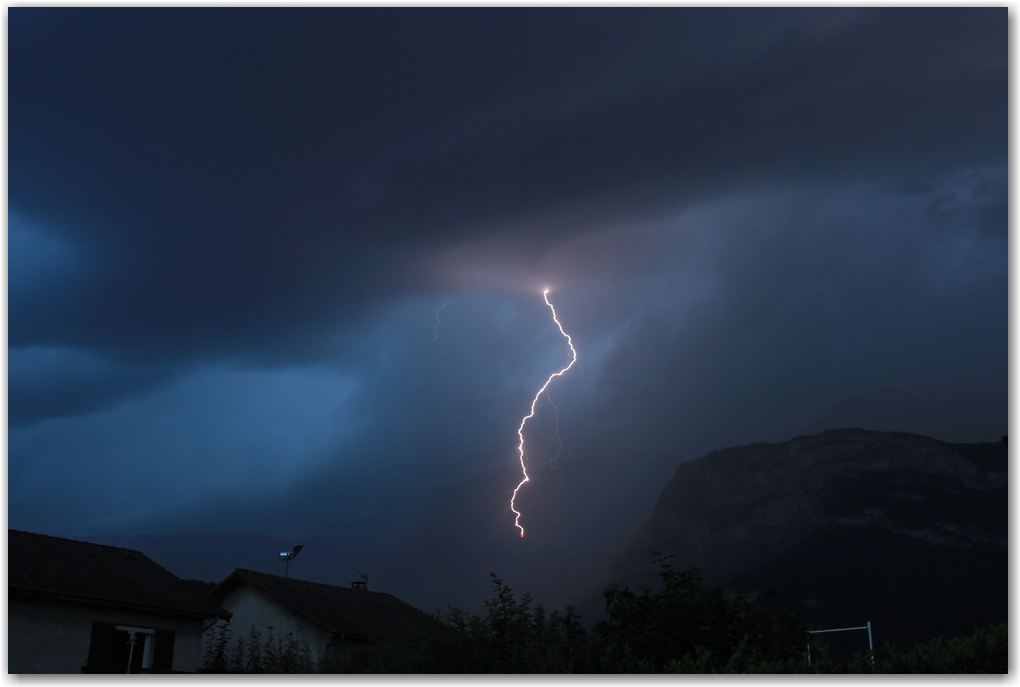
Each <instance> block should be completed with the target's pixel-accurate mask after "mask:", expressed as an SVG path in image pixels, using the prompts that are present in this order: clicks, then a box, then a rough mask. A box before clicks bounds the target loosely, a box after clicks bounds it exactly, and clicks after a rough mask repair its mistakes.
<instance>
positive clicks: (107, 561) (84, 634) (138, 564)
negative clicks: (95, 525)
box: [7, 530, 230, 673]
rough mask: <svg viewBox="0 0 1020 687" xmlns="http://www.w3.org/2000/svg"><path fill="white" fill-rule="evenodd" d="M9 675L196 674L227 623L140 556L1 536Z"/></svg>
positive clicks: (25, 535) (40, 537) (14, 533)
mask: <svg viewBox="0 0 1020 687" xmlns="http://www.w3.org/2000/svg"><path fill="white" fill-rule="evenodd" d="M7 552H8V559H7V575H8V608H7V636H8V640H7V655H8V668H7V669H8V672H9V673H128V672H130V673H170V672H174V673H177V672H195V671H197V670H198V669H199V668H201V666H202V633H203V630H204V629H205V628H206V626H207V625H212V624H213V623H215V622H216V620H217V619H224V620H226V619H229V618H230V613H229V612H227V611H225V610H224V609H223V608H221V607H220V606H218V605H217V604H215V603H214V602H213V601H211V600H209V599H208V598H207V597H205V596H204V595H203V594H201V593H200V592H198V591H196V590H195V589H194V588H193V587H191V586H189V585H187V584H185V582H184V581H183V580H181V579H180V578H178V577H177V576H176V575H174V574H173V573H171V572H170V571H169V570H167V569H166V568H164V567H162V566H160V565H159V564H158V563H156V562H155V561H153V560H152V559H150V558H148V557H147V556H145V555H144V554H143V553H141V552H139V551H133V550H131V549H124V548H120V547H116V546H105V545H102V544H92V543H89V542H83V541H76V540H73V539H63V538H60V537H51V536H47V535H44V534H35V533H32V532H22V531H19V530H8V531H7Z"/></svg>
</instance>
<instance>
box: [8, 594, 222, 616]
mask: <svg viewBox="0 0 1020 687" xmlns="http://www.w3.org/2000/svg"><path fill="white" fill-rule="evenodd" d="M7 591H8V594H15V595H21V596H29V597H38V598H47V599H59V600H61V601H77V602H81V603H88V604H96V605H105V606H122V607H124V608H133V609H139V610H144V611H152V612H157V613H167V614H170V615H184V616H188V617H192V618H202V619H206V618H223V619H229V618H231V617H232V616H233V614H232V613H231V612H230V611H228V610H226V609H223V608H221V609H218V610H217V611H212V610H209V611H201V610H198V609H195V608H182V607H180V606H163V605H159V604H146V603H138V602H134V601H125V600H124V599H112V598H108V597H100V596H89V595H86V594H65V593H60V592H52V591H48V590H44V589H31V588H26V587H8V588H7Z"/></svg>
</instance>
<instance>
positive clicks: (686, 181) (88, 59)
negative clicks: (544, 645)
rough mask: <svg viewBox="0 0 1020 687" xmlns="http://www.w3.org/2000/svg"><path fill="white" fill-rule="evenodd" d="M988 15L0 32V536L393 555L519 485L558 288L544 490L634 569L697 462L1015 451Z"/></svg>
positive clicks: (141, 16)
mask: <svg viewBox="0 0 1020 687" xmlns="http://www.w3.org/2000/svg"><path fill="white" fill-rule="evenodd" d="M1006 15H1007V9H1006V8H1005V7H1002V8H968V9H953V8H939V9H917V8H915V9H885V8H868V9H860V10H858V9H838V8H831V9H802V8H787V9H779V10H765V9H739V8H712V9H695V8H656V9H614V8H602V9H551V8H516V9H464V8H445V9H397V8H316V9H273V8H260V9H243V10H241V9H207V8H174V9H155V8H150V9H117V8H107V9H58V8H49V9H47V8H10V9H9V10H8V21H9V27H8V45H9V52H8V70H9V71H8V346H9V347H8V375H9V376H8V516H9V525H10V526H11V527H14V528H19V529H27V530H31V531H36V532H44V533H49V534H55V535H60V536H69V537H101V536H115V535H116V536H132V535H156V534H171V533H188V532H203V533H216V534H238V535H240V534H258V535H268V536H274V537H283V538H287V537H292V538H293V537H304V536H310V535H312V534H315V533H316V532H319V531H320V530H321V529H322V528H323V527H325V526H327V525H330V524H335V523H345V522H357V521H362V522H372V521H373V518H375V519H378V518H380V517H382V516H385V517H386V518H388V519H389V520H391V521H393V522H397V523H403V524H404V525H403V526H408V527H409V526H410V525H411V523H413V522H416V521H417V519H418V518H420V517H422V514H423V513H428V512H429V509H430V508H431V507H432V503H431V500H432V499H434V498H435V495H436V494H437V493H441V492H442V490H443V489H444V488H446V487H445V486H444V485H455V484H458V483H464V482H466V481H468V480H470V479H472V478H475V477H477V476H479V475H483V474H486V473H490V472H492V471H494V470H497V469H499V468H501V467H505V466H508V465H510V466H512V465H513V464H514V463H515V461H516V460H517V454H516V445H517V434H516V432H517V427H518V424H519V422H520V420H521V417H522V416H523V415H524V414H525V413H527V411H528V407H529V404H530V402H531V399H532V397H533V395H534V393H535V392H536V390H537V389H538V388H539V387H540V386H541V385H542V383H543V382H544V381H545V379H546V378H547V376H548V375H549V374H550V373H552V372H554V371H556V370H558V369H560V368H561V367H562V366H563V365H565V364H566V362H567V361H568V360H569V349H568V348H567V346H566V343H565V340H564V339H563V337H562V336H560V334H559V331H558V330H557V329H556V327H555V324H554V323H553V322H552V319H551V317H550V312H549V309H548V308H547V307H546V305H545V303H544V302H543V300H542V289H543V288H545V287H548V288H549V289H550V290H551V291H550V294H549V297H550V299H551V301H552V302H553V303H554V305H555V306H556V309H557V313H558V314H559V319H560V321H561V322H562V324H563V327H564V329H565V330H566V331H567V332H568V333H569V334H570V335H571V336H572V337H573V341H574V345H575V346H576V349H577V352H578V356H579V357H578V366H575V368H574V369H572V370H570V371H569V372H568V373H567V374H565V375H564V376H563V377H562V378H561V379H558V380H556V381H554V382H553V383H552V384H551V385H550V387H549V391H550V394H551V399H552V401H553V402H554V403H555V409H554V408H553V407H552V406H550V405H549V404H548V403H547V402H546V400H545V399H544V398H543V399H542V400H541V402H540V403H539V404H538V405H537V409H538V413H537V415H536V418H535V419H534V421H533V423H531V424H529V425H528V431H527V433H526V436H527V438H528V441H529V444H528V448H527V450H528V459H529V461H531V462H532V463H538V464H545V465H548V464H550V462H552V463H553V464H555V463H557V462H559V463H562V464H570V463H571V462H572V463H573V464H576V465H582V464H584V462H585V461H586V460H589V459H591V460H594V459H592V458H591V457H592V456H600V457H602V458H604V460H603V459H602V458H600V460H602V462H600V463H599V465H610V466H611V467H610V468H606V469H601V468H600V472H599V473H598V474H599V475H600V477H598V479H601V480H602V486H601V487H600V489H602V490H603V492H604V493H606V494H610V493H612V494H614V498H611V499H609V501H608V502H607V503H609V504H610V505H609V506H607V507H609V508H613V507H617V506H614V505H613V504H621V503H628V504H633V503H639V504H641V508H643V509H644V510H642V511H641V512H636V511H634V512H631V511H628V512H627V513H620V514H619V515H620V517H621V518H622V519H624V520H626V522H628V523H632V525H628V527H632V529H630V530H626V528H624V529H625V530H626V531H620V532H618V533H617V534H616V535H614V536H616V537H617V539H616V540H614V541H613V542H611V544H612V546H613V547H615V548H619V547H622V545H623V544H624V543H625V542H626V539H627V537H629V536H631V535H632V534H633V533H634V531H635V529H636V527H637V526H639V525H640V520H641V518H642V517H644V516H646V515H647V512H648V510H650V508H651V505H652V503H654V499H655V498H656V496H657V494H658V492H659V491H661V488H662V486H664V479H665V477H668V475H669V473H670V471H671V470H672V469H673V468H675V466H676V464H678V463H679V462H680V461H681V460H685V459H691V458H696V457H698V456H700V455H703V454H704V453H706V452H707V451H710V450H713V449H717V448H723V447H726V446H734V445H739V444H746V443H750V442H755V441H785V440H787V439H790V438H791V437H793V436H797V435H799V434H806V433H814V432H817V431H821V430H823V429H827V428H830V427H845V426H860V427H866V428H870V429H880V430H898V431H908V432H918V433H921V434H926V435H929V436H933V437H936V438H939V439H943V440H947V441H994V440H997V439H1000V438H1001V435H1002V434H1004V433H1006V431H1007V430H1006V426H1007V358H1008V351H1007V323H1008V313H1007V277H1008V259H1007V234H1008V227H1007V196H1008V194H1007V159H1008V158H1007V24H1006ZM444 306H445V307H444ZM557 415H558V431H559V437H560V440H561V441H562V446H561V445H560V443H559V440H557V437H556V426H555V420H556V417H557ZM558 451H559V454H560V455H559V457H558V458H557V457H556V455H557V452H558ZM663 461H665V463H664V462H663ZM662 465H667V468H665V469H663V468H662V467H661V466H662ZM648 471H653V472H654V471H658V472H655V474H656V475H658V474H659V473H660V472H661V473H662V475H664V477H663V480H662V481H656V482H655V484H654V485H652V486H648V485H647V482H648V480H645V481H642V480H640V479H631V480H628V479H622V478H621V475H641V474H646V473H648ZM635 485H638V486H635ZM508 486H509V488H512V487H513V484H509V485H508ZM653 487H654V488H653ZM527 488H528V487H527V486H525V489H527ZM627 489H635V490H644V491H640V493H638V492H635V494H633V495H632V496H633V498H630V499H629V500H628V499H622V500H621V499H620V498H616V496H618V494H617V492H619V491H620V490H627ZM614 499H615V500H614ZM620 507H621V508H622V506H620ZM628 518H629V519H628ZM522 521H523V523H524V525H525V527H527V526H528V525H527V523H528V514H527V513H526V512H525V513H524V516H523V519H522ZM505 527H506V529H507V530H508V531H510V532H511V533H512V530H513V524H512V519H511V520H510V521H508V522H507V523H506V525H505ZM398 529H399V527H398ZM363 536H364V537H366V538H373V537H374V538H383V539H385V537H386V536H388V535H387V534H386V533H385V532H384V531H383V530H379V531H373V530H372V529H371V528H370V527H366V528H365V530H364V533H363ZM591 536H592V537H597V536H599V535H598V533H595V532H592V534H591ZM555 573H556V571H552V572H550V574H555Z"/></svg>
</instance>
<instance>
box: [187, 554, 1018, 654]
mask: <svg viewBox="0 0 1020 687" xmlns="http://www.w3.org/2000/svg"><path fill="white" fill-rule="evenodd" d="M669 559H670V557H668V556H667V557H661V558H659V559H658V560H657V563H658V565H659V577H660V579H661V580H662V589H661V590H660V591H658V592H654V593H653V592H652V591H651V590H648V589H641V590H639V591H637V592H635V591H633V590H631V589H629V588H626V587H625V588H623V589H618V588H616V587H610V588H609V589H607V590H606V591H605V592H604V595H605V599H606V619H605V620H601V621H599V622H597V623H596V624H595V627H594V628H593V629H592V630H590V631H589V630H587V629H586V628H585V627H584V626H583V625H582V624H581V618H580V617H579V616H578V615H576V614H575V613H574V609H573V607H571V606H567V607H566V608H565V609H564V611H563V612H562V613H560V612H558V611H553V612H552V613H546V610H545V608H544V607H543V606H542V604H535V603H533V600H532V599H531V596H530V595H529V594H523V595H522V596H521V597H520V598H519V599H518V598H515V596H514V593H513V591H512V590H511V589H510V588H509V587H507V586H506V585H505V584H503V581H502V580H500V579H499V578H498V577H497V576H496V575H495V574H493V575H492V582H493V588H494V593H493V596H492V598H490V599H489V600H487V601H486V602H485V606H486V613H485V614H484V615H482V616H478V615H469V614H467V613H465V612H463V611H460V610H458V609H451V610H450V611H449V612H447V613H434V614H425V615H424V617H423V621H422V625H421V627H418V628H414V629H413V630H409V631H408V632H407V633H406V634H405V635H404V636H402V637H399V638H396V639H392V640H390V641H388V642H385V643H380V644H366V645H361V647H348V648H346V649H345V650H343V651H341V652H335V653H329V654H327V655H325V656H320V657H318V660H316V661H313V660H312V657H311V655H310V652H309V651H308V646H307V644H306V643H304V642H301V641H298V640H296V639H295V638H293V637H290V636H289V635H288V637H287V638H285V639H280V638H278V639H276V640H275V641H274V639H273V637H272V630H271V628H270V631H269V633H268V636H267V640H266V642H265V643H264V644H263V643H262V642H261V640H260V635H259V633H258V632H257V631H255V629H254V628H252V630H251V631H250V632H249V635H248V638H247V641H245V639H244V638H238V639H237V640H236V641H235V642H233V643H231V642H229V641H228V639H227V630H226V629H224V628H221V630H220V634H219V636H218V638H217V640H216V641H215V642H213V643H212V645H211V646H210V647H209V648H208V650H207V654H206V670H210V671H217V672H264V673H287V672H324V673H504V674H505V673H509V674H520V673H1006V672H1008V665H1007V627H1006V624H1005V623H1003V624H1001V625H997V626H993V627H990V628H987V629H978V630H976V631H975V633H974V634H973V635H972V636H970V637H962V638H957V639H951V640H948V641H946V640H943V639H942V638H936V639H933V640H932V641H931V642H930V643H928V644H924V645H918V646H916V647H915V648H914V649H913V650H911V651H908V652H905V653H904V652H898V651H897V649H896V647H895V646H894V645H889V644H888V643H887V644H886V645H885V646H884V651H883V655H884V658H882V659H881V660H876V657H875V656H872V655H870V654H868V653H863V654H857V655H856V656H855V657H854V658H853V659H852V660H851V661H849V662H847V663H841V662H836V661H832V660H830V659H829V658H828V654H827V652H826V651H825V649H823V650H822V651H821V652H819V653H820V654H821V655H815V656H814V657H813V660H811V661H809V660H808V656H807V653H806V645H807V643H808V638H809V635H808V630H807V627H806V626H805V625H804V624H803V622H802V621H801V618H800V614H799V612H797V611H790V610H784V609H782V608H780V606H779V604H778V600H777V599H776V597H775V595H773V594H771V593H768V592H767V593H766V594H765V601H764V603H763V604H760V607H759V608H752V606H751V604H749V603H748V602H747V600H746V599H745V598H744V597H743V596H741V595H736V596H733V597H731V598H728V599H727V598H726V596H725V595H724V594H723V589H722V587H720V586H718V585H707V584H704V583H702V580H701V576H700V574H699V573H698V571H697V570H695V569H693V568H691V569H689V570H687V571H684V572H678V571H676V570H674V569H673V568H672V566H671V565H670V562H669Z"/></svg>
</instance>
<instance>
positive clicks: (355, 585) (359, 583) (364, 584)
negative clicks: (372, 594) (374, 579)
mask: <svg viewBox="0 0 1020 687" xmlns="http://www.w3.org/2000/svg"><path fill="white" fill-rule="evenodd" d="M351 570H353V571H354V572H356V573H358V574H359V575H361V579H360V580H354V581H353V582H351V589H364V590H365V591H368V575H366V574H365V573H363V572H361V571H360V570H358V569H357V568H351Z"/></svg>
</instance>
